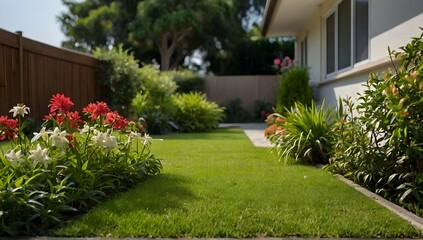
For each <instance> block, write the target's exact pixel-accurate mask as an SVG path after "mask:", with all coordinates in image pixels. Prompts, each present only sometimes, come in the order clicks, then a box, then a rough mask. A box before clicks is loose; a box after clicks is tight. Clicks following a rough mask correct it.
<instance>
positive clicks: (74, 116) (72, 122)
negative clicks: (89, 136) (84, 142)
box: [66, 111, 82, 129]
mask: <svg viewBox="0 0 423 240" xmlns="http://www.w3.org/2000/svg"><path fill="white" fill-rule="evenodd" d="M66 117H67V120H68V123H69V127H71V128H74V129H75V128H78V127H79V125H80V124H81V123H82V120H81V117H80V116H79V112H78V111H74V112H67V113H66Z"/></svg>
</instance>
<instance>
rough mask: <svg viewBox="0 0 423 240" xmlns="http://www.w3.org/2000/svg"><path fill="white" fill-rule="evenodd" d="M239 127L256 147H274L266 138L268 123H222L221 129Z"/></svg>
mask: <svg viewBox="0 0 423 240" xmlns="http://www.w3.org/2000/svg"><path fill="white" fill-rule="evenodd" d="M230 127H239V128H241V129H242V130H244V132H245V134H246V135H247V136H248V138H249V139H250V140H251V142H252V143H253V144H254V146H256V147H267V148H271V147H273V145H272V144H271V143H270V141H269V140H267V139H266V137H264V130H265V129H266V128H267V124H266V123H221V124H219V128H230Z"/></svg>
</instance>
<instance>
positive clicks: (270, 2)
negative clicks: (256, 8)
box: [260, 0, 278, 37]
mask: <svg viewBox="0 0 423 240" xmlns="http://www.w3.org/2000/svg"><path fill="white" fill-rule="evenodd" d="M277 1H278V0H267V1H266V7H265V9H264V21H263V24H262V27H261V31H260V33H261V35H262V36H263V37H265V36H266V35H267V31H268V30H269V25H270V21H271V19H272V17H273V13H274V11H275V5H276V2H277Z"/></svg>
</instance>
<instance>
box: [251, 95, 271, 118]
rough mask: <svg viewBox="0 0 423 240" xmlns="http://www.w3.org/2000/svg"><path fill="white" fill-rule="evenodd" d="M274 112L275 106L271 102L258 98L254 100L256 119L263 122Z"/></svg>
mask: <svg viewBox="0 0 423 240" xmlns="http://www.w3.org/2000/svg"><path fill="white" fill-rule="evenodd" d="M272 112H273V106H272V104H271V103H269V102H266V101H263V100H256V101H254V118H255V120H256V121H259V122H263V121H264V120H266V119H267V117H268V116H269V115H270V114H271V113H272Z"/></svg>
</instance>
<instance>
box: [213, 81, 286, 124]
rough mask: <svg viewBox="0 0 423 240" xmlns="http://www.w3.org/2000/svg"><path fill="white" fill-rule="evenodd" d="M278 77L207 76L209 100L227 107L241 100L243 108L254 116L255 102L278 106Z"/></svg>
mask: <svg viewBox="0 0 423 240" xmlns="http://www.w3.org/2000/svg"><path fill="white" fill-rule="evenodd" d="M277 87H278V77H277V76H276V75H269V76H207V77H206V84H205V90H206V94H207V98H208V99H210V100H212V101H214V102H216V103H218V104H219V105H221V106H225V105H227V104H228V102H229V101H231V100H234V99H236V98H239V99H241V101H242V108H243V109H244V110H246V111H247V112H248V113H249V114H251V115H252V116H253V114H254V102H255V101H257V100H261V101H264V102H267V103H270V104H272V105H273V106H275V105H276V91H277Z"/></svg>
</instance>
